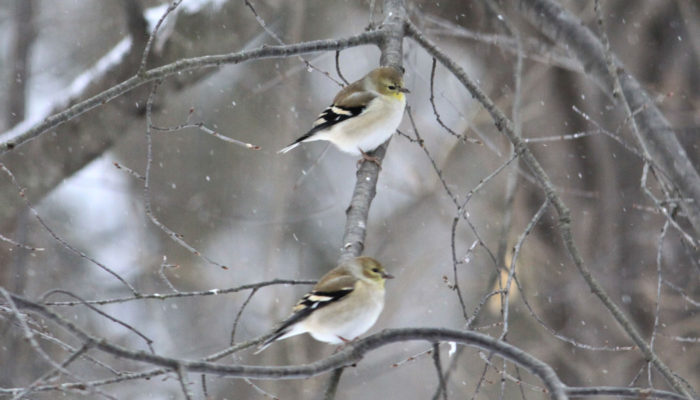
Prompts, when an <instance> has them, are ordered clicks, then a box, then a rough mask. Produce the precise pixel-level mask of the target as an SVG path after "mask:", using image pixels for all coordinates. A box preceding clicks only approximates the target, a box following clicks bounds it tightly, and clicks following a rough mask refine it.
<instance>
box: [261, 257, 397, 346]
mask: <svg viewBox="0 0 700 400" xmlns="http://www.w3.org/2000/svg"><path fill="white" fill-rule="evenodd" d="M393 278H394V276H393V275H391V274H389V273H387V272H386V270H385V269H384V267H383V266H382V264H380V263H379V261H377V260H375V259H373V258H371V257H356V258H353V259H350V260H348V261H345V262H343V263H341V264H340V265H338V266H337V267H335V268H333V269H332V270H330V271H328V273H326V274H325V275H323V277H321V279H320V280H319V281H318V283H316V285H315V286H314V287H313V288H312V289H311V291H309V292H308V293H307V294H305V295H304V296H303V297H302V298H301V299H300V300H299V301H298V302H297V304H296V305H295V306H294V308H293V309H292V314H291V315H290V316H289V317H288V318H287V319H285V320H284V321H282V322H281V323H279V325H278V326H277V328H276V329H275V330H274V331H273V332H272V333H271V334H270V335H268V337H267V338H266V339H265V341H264V342H263V343H262V344H261V345H260V346H259V347H258V349H257V351H256V352H255V354H258V353H260V352H261V351H263V350H265V348H267V347H268V346H269V345H270V344H272V343H273V342H275V341H277V340H282V339H286V338H288V337H292V336H296V335H300V334H303V333H309V334H310V335H311V336H312V337H313V338H314V339H316V340H318V341H321V342H326V343H330V344H340V343H348V342H350V341H352V340H354V339H355V338H357V337H358V336H360V335H361V334H363V333H365V332H366V331H367V330H368V329H369V328H371V327H372V325H374V323H375V322H376V321H377V318H379V314H380V313H381V312H382V309H383V308H384V284H385V282H386V280H387V279H393Z"/></svg>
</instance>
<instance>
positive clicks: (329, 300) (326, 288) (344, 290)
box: [256, 268, 357, 353]
mask: <svg viewBox="0 0 700 400" xmlns="http://www.w3.org/2000/svg"><path fill="white" fill-rule="evenodd" d="M356 282H357V278H355V277H353V276H352V275H350V274H349V272H348V271H346V270H344V269H342V268H335V269H333V270H331V271H330V272H328V273H327V274H326V275H324V276H323V277H322V278H321V280H320V281H319V282H318V283H317V284H316V286H314V287H313V289H312V290H311V291H310V292H309V293H307V294H305V295H304V297H302V298H301V300H299V301H298V302H297V304H296V305H295V306H294V308H293V309H292V311H293V312H292V315H290V316H289V318H287V319H285V320H284V321H282V322H281V323H280V325H279V326H278V327H277V329H276V330H275V332H274V333H273V334H272V335H271V336H270V337H269V338H267V339H266V340H265V342H264V343H263V344H262V345H261V346H260V348H259V349H258V351H257V352H260V351H262V350H264V349H265V348H266V347H267V346H268V345H269V344H270V343H272V342H274V341H275V340H277V339H279V338H280V337H282V336H284V335H285V334H286V333H288V332H289V331H290V330H291V329H292V326H293V325H294V324H296V323H297V322H300V321H302V320H304V319H305V318H306V317H308V316H309V315H310V314H311V313H312V312H314V311H315V310H318V309H320V308H322V307H325V306H327V305H329V304H333V303H335V302H337V301H339V300H341V299H343V298H344V297H345V296H347V295H349V294H350V293H352V291H353V290H355V283H356ZM257 352H256V353H257Z"/></svg>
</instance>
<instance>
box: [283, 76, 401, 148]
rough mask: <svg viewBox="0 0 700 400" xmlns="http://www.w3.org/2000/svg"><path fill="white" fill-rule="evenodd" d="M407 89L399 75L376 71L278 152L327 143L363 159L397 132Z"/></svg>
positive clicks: (345, 92)
mask: <svg viewBox="0 0 700 400" xmlns="http://www.w3.org/2000/svg"><path fill="white" fill-rule="evenodd" d="M408 92H409V91H408V89H406V88H405V87H404V86H403V77H402V72H401V71H399V70H397V69H396V68H393V67H379V68H377V69H374V70H372V71H371V72H370V73H368V74H367V75H365V76H364V77H363V78H362V79H360V80H359V81H357V82H354V83H352V84H350V85H348V86H346V87H345V88H343V90H341V91H340V92H339V93H338V94H337V95H336V96H335V99H333V104H331V105H330V106H329V107H327V108H326V109H325V110H323V112H322V113H321V114H320V115H319V116H318V118H317V119H316V121H314V124H313V127H312V128H311V130H310V131H308V132H307V133H306V134H305V135H304V136H302V137H300V138H299V139H297V140H295V141H294V143H292V144H290V145H289V146H287V147H285V148H283V149H282V150H280V151H278V153H286V152H288V151H289V150H291V149H293V148H295V147H297V146H298V145H299V144H301V143H302V142H311V141H314V140H327V141H329V142H331V143H333V144H334V145H336V146H337V147H338V148H339V149H340V150H342V151H344V152H346V153H350V154H352V155H355V156H357V155H360V154H362V155H363V156H366V153H367V152H370V151H372V150H374V149H376V148H377V147H379V146H380V145H381V144H382V143H384V142H386V141H387V139H389V137H390V136H391V135H392V134H393V133H394V132H395V131H396V128H398V126H399V124H400V123H401V118H402V117H403V111H404V108H406V96H405V95H404V93H408Z"/></svg>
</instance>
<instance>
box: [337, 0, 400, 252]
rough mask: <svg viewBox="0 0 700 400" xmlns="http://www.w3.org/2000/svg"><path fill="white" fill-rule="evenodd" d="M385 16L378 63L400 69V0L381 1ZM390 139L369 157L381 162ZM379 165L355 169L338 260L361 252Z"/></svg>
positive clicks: (369, 164)
mask: <svg viewBox="0 0 700 400" xmlns="http://www.w3.org/2000/svg"><path fill="white" fill-rule="evenodd" d="M384 15H385V19H384V22H383V23H382V28H381V33H382V36H381V40H380V42H379V48H380V50H381V52H382V55H381V58H380V60H379V63H380V64H381V65H383V66H392V67H395V68H398V69H403V63H402V58H403V38H404V36H405V30H404V25H405V21H406V5H405V3H404V0H385V1H384ZM390 142H391V139H389V140H387V141H386V143H384V144H383V145H381V146H379V148H377V149H376V150H375V151H374V152H372V156H374V157H376V159H377V160H378V161H379V162H381V161H382V160H383V159H384V155H385V154H386V150H387V148H388V147H389V143H390ZM379 171H380V168H379V166H378V165H377V164H376V163H374V162H368V161H366V160H365V161H364V162H363V163H362V165H361V166H360V168H359V169H358V171H357V175H356V176H357V181H356V183H355V189H354V190H353V193H352V198H351V199H350V205H349V206H348V208H347V211H346V215H347V219H346V221H345V231H344V234H343V248H342V250H341V254H340V261H341V262H342V261H345V260H348V259H351V258H353V257H357V256H359V255H361V254H362V251H363V250H364V247H365V237H366V236H367V218H368V216H369V208H370V206H371V204H372V200H373V199H374V196H375V194H376V193H377V181H378V179H379Z"/></svg>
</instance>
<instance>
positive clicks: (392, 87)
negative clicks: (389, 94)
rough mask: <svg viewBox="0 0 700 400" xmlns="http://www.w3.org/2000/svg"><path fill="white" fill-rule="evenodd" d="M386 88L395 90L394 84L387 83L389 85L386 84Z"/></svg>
mask: <svg viewBox="0 0 700 400" xmlns="http://www.w3.org/2000/svg"><path fill="white" fill-rule="evenodd" d="M387 88H388V89H389V90H396V86H394V85H389V86H387Z"/></svg>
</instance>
